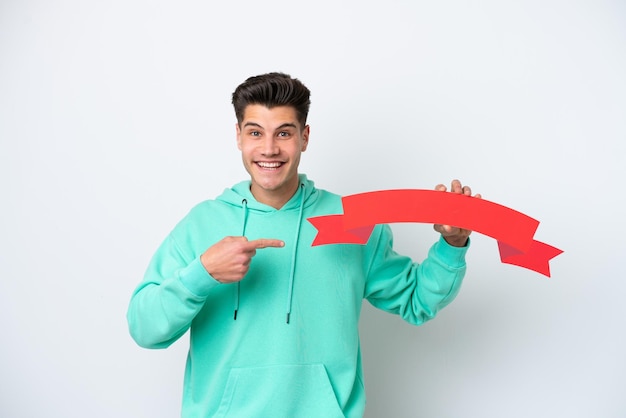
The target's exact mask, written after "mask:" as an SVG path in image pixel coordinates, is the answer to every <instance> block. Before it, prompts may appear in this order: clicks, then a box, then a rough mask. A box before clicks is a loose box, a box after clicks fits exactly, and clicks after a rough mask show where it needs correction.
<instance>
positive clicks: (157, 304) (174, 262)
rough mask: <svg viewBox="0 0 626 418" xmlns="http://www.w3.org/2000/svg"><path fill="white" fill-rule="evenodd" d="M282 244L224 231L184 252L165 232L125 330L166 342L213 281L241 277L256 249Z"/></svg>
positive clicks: (145, 340) (151, 342)
mask: <svg viewBox="0 0 626 418" xmlns="http://www.w3.org/2000/svg"><path fill="white" fill-rule="evenodd" d="M282 246H284V243H283V242H282V241H280V240H274V239H258V240H254V241H248V239H247V238H246V237H226V238H224V239H222V240H220V241H219V242H217V243H215V244H214V245H212V246H211V247H209V248H208V249H207V250H206V251H205V252H204V253H202V254H201V255H200V256H199V257H195V258H194V257H193V256H192V255H185V252H184V251H182V250H181V249H180V246H179V245H178V244H177V242H176V239H175V235H174V234H170V236H169V237H168V238H167V239H166V240H165V242H164V243H163V244H162V245H161V247H160V248H159V249H158V251H157V252H156V254H155V255H154V257H153V258H152V261H151V263H150V265H149V267H148V270H147V272H146V274H145V277H144V280H143V282H142V283H141V284H140V285H139V286H138V287H137V289H136V290H135V292H134V293H133V296H132V298H131V301H130V306H129V308H128V314H127V319H128V325H129V330H130V334H131V336H132V337H133V339H134V340H135V341H136V342H137V344H139V345H140V346H142V347H146V348H166V347H168V346H169V345H170V344H172V343H173V342H174V341H176V340H177V339H178V338H180V337H181V336H182V335H183V334H185V332H186V331H187V330H188V329H189V327H190V326H191V322H192V321H193V319H194V318H195V317H196V315H197V314H198V313H199V312H200V310H201V309H202V308H203V306H204V304H205V302H206V299H207V297H208V295H209V294H210V292H211V291H212V290H213V289H214V288H215V287H216V286H218V285H219V284H220V283H233V282H238V281H240V280H242V279H243V278H244V277H245V275H246V273H247V272H248V269H249V266H250V261H251V259H252V257H254V255H255V254H256V250H257V249H260V248H266V247H282Z"/></svg>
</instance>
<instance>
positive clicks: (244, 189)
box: [217, 174, 318, 213]
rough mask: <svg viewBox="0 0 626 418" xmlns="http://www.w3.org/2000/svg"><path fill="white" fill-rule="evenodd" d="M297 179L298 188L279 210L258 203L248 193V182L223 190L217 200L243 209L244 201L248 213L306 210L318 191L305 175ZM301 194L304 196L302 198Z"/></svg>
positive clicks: (315, 198)
mask: <svg viewBox="0 0 626 418" xmlns="http://www.w3.org/2000/svg"><path fill="white" fill-rule="evenodd" d="M298 178H299V179H300V187H299V188H298V190H297V191H296V193H295V194H294V195H293V196H292V197H291V199H289V201H288V202H287V203H285V205H284V206H283V207H282V208H280V209H276V208H273V207H271V206H269V205H266V204H264V203H261V202H258V201H257V200H256V199H255V198H254V196H253V195H252V192H251V191H250V184H251V181H250V180H246V181H242V182H240V183H237V184H235V185H234V186H233V187H231V188H229V189H226V190H224V192H223V193H222V194H221V195H220V196H218V197H217V200H219V201H222V202H225V203H227V204H229V205H232V206H236V207H241V208H243V206H244V203H243V201H244V200H245V201H246V203H245V205H246V206H247V209H248V210H249V211H252V212H260V213H271V212H275V211H279V210H282V211H286V210H299V209H300V206H301V205H302V204H304V208H307V207H309V206H311V205H312V204H313V203H315V201H316V200H317V196H318V191H317V189H315V184H314V183H313V181H311V180H309V179H308V178H307V176H306V174H300V175H298ZM303 193H304V196H302V194H303Z"/></svg>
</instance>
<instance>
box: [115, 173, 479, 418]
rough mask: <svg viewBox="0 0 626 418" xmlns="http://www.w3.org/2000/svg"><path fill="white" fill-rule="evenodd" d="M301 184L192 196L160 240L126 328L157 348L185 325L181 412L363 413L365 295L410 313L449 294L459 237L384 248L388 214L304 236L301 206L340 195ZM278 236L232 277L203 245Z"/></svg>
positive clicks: (424, 312)
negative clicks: (276, 199) (345, 232)
mask: <svg viewBox="0 0 626 418" xmlns="http://www.w3.org/2000/svg"><path fill="white" fill-rule="evenodd" d="M300 182H301V187H300V188H299V190H298V192H297V193H296V194H295V195H294V196H293V197H292V199H291V200H290V201H289V202H287V203H286V204H285V206H284V207H282V208H281V209H279V210H277V209H274V208H272V207H270V206H267V205H264V204H262V203H259V202H257V201H256V200H255V199H254V197H253V196H252V194H251V193H250V181H245V182H242V183H239V184H237V185H235V186H234V187H233V188H231V189H227V190H225V191H224V193H223V194H222V195H221V196H219V197H218V198H217V199H216V200H208V201H205V202H203V203H200V204H199V205H197V206H196V207H194V208H193V209H192V210H191V211H190V213H189V214H188V215H187V216H186V217H185V218H184V219H183V220H182V221H181V222H180V223H178V225H176V227H175V228H174V230H173V231H172V232H171V233H170V234H169V236H168V237H167V238H166V239H165V241H164V242H163V243H162V245H161V246H160V248H159V249H158V251H157V252H156V254H155V255H154V257H153V259H152V261H151V263H150V265H149V267H148V269H147V271H146V274H145V277H144V280H143V281H142V282H141V284H140V285H139V286H138V287H137V289H136V290H135V292H134V293H133V296H132V299H131V302H130V306H129V309H128V315H127V316H128V324H129V328H130V333H131V335H132V337H133V338H134V339H135V341H136V342H137V344H139V345H140V346H142V347H146V348H165V347H168V346H169V345H170V344H172V343H173V342H174V341H176V340H177V339H178V338H180V337H181V336H182V335H183V334H185V332H187V330H189V329H190V330H191V332H190V349H189V354H188V357H187V367H186V370H185V381H184V394H183V410H182V416H183V417H186V418H192V417H193V418H195V417H203V418H204V417H236V418H246V417H271V418H283V417H284V418H294V417H297V418H302V417H305V418H306V417H312V418H321V417H323V418H334V417H361V416H362V415H363V410H364V407H365V389H364V386H363V375H362V368H361V354H360V346H359V334H358V321H359V315H360V311H361V304H362V300H363V298H366V299H367V300H368V301H369V302H370V303H372V305H374V306H376V307H378V308H380V309H382V310H385V311H388V312H391V313H394V314H398V315H400V316H401V317H402V318H403V319H405V320H406V321H408V322H410V323H412V324H416V325H418V324H421V323H423V322H425V321H427V320H429V319H431V318H433V317H434V316H435V315H436V314H437V312H438V311H439V310H440V309H441V308H442V307H444V306H445V305H447V304H448V303H449V302H450V301H451V300H452V299H453V298H454V296H455V295H456V294H457V292H458V290H459V287H460V285H461V281H462V278H463V276H464V273H465V253H466V251H467V247H463V248H457V247H452V246H449V245H448V244H447V243H446V242H445V241H444V240H443V239H440V240H439V241H438V242H437V243H435V244H434V245H433V246H432V247H431V249H430V251H429V254H428V257H427V258H426V259H425V260H424V261H423V262H422V263H421V264H417V263H413V262H412V261H411V259H410V258H408V257H405V256H401V255H398V254H397V253H395V252H394V250H393V249H392V240H393V238H392V234H391V230H390V228H389V226H387V225H379V226H376V227H375V229H374V232H373V233H372V235H371V237H370V239H369V242H368V243H367V244H366V245H353V244H334V245H322V246H315V247H312V246H311V243H312V242H313V239H314V237H315V235H316V233H317V231H316V229H315V228H314V227H313V226H312V225H311V224H310V223H309V222H307V221H306V219H307V218H310V217H314V216H321V215H330V214H339V213H342V206H341V197H340V196H338V195H335V194H331V193H329V192H327V191H324V190H318V189H316V188H315V187H314V184H313V182H312V181H310V180H308V179H307V178H306V176H304V175H300ZM241 235H245V236H246V237H248V238H249V239H251V240H252V239H258V238H276V239H281V240H283V241H284V242H285V246H284V247H282V248H264V249H260V250H258V251H257V253H256V255H255V256H254V258H253V259H252V262H251V264H250V269H249V271H248V273H247V275H246V277H245V278H244V279H243V280H242V281H241V282H239V283H238V284H237V283H236V284H220V283H219V282H217V281H216V280H214V279H213V278H212V277H211V276H210V275H209V274H208V273H207V271H206V270H205V269H204V267H203V266H202V264H201V263H200V259H199V257H200V255H201V254H202V253H203V252H204V251H205V250H206V249H207V248H209V247H210V246H212V245H213V244H215V243H217V242H218V241H220V240H221V239H222V238H224V237H226V236H241Z"/></svg>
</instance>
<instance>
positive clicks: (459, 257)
mask: <svg viewBox="0 0 626 418" xmlns="http://www.w3.org/2000/svg"><path fill="white" fill-rule="evenodd" d="M470 243H471V239H470V238H468V239H467V243H466V244H465V246H464V247H455V246H453V245H450V244H448V243H447V242H446V240H445V239H444V238H443V236H441V235H440V236H439V241H438V242H436V243H435V245H434V246H433V248H432V250H431V251H433V252H434V253H435V254H436V256H437V257H438V258H439V259H440V260H442V261H443V262H444V263H446V264H447V265H449V266H451V267H463V266H465V254H466V253H467V250H468V249H469V246H470Z"/></svg>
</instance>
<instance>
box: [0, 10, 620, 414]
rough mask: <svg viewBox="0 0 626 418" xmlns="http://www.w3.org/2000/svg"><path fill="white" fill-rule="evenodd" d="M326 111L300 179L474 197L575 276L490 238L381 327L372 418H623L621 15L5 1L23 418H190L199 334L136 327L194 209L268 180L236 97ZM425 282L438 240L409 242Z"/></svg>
mask: <svg viewBox="0 0 626 418" xmlns="http://www.w3.org/2000/svg"><path fill="white" fill-rule="evenodd" d="M275 70H278V71H284V72H287V73H290V74H292V75H294V76H296V77H298V78H300V79H301V80H303V81H304V82H305V84H307V85H308V86H309V87H310V88H311V90H312V92H313V94H312V102H313V104H312V108H311V114H310V119H309V122H310V124H311V143H310V147H309V150H308V151H307V152H306V154H304V155H303V162H302V165H301V168H302V171H303V172H306V173H307V174H308V175H309V177H310V178H312V179H313V180H315V182H316V185H317V186H319V187H321V188H326V189H329V190H332V191H334V192H336V193H340V194H344V195H346V194H353V193H360V192H365V191H371V190H379V189H389V188H432V187H434V186H435V185H436V184H437V183H440V182H446V183H448V182H449V181H450V180H451V179H452V178H457V177H458V178H460V179H461V180H462V181H463V182H464V183H467V184H469V185H471V186H472V187H473V189H474V191H476V192H481V193H482V194H483V196H484V197H485V198H487V199H489V200H492V201H495V202H498V203H501V204H503V205H506V206H509V207H511V208H514V209H517V210H519V211H521V212H524V213H526V214H528V215H530V216H532V217H534V218H536V219H538V220H539V221H541V224H540V226H539V229H538V231H537V234H536V238H537V239H538V240H540V241H543V242H546V243H549V244H551V245H554V246H556V247H559V248H561V249H563V250H564V251H565V252H564V253H563V254H562V255H560V256H558V257H557V258H555V259H554V260H553V261H552V278H550V279H548V278H546V277H544V276H542V275H540V274H537V273H534V272H532V271H529V270H525V269H522V268H519V267H514V266H509V265H505V264H501V263H500V262H499V258H498V254H497V246H496V243H495V241H494V240H493V239H491V238H488V237H485V236H481V235H479V234H474V235H473V239H474V240H473V245H472V248H471V251H470V253H469V255H468V263H469V270H468V273H467V276H466V281H465V284H464V286H463V288H462V291H461V293H460V295H459V297H458V298H457V300H456V301H455V302H454V303H453V304H452V305H450V306H449V307H448V308H447V309H445V310H444V311H443V312H442V313H441V314H440V316H439V317H438V318H437V319H436V320H434V321H432V322H430V323H428V324H426V325H424V326H422V327H413V326H410V325H407V324H404V323H403V322H402V321H401V320H399V319H398V318H396V317H394V316H392V315H388V314H385V313H382V312H379V311H375V310H374V309H373V308H371V307H370V305H369V304H367V303H365V304H364V309H363V317H362V325H361V330H362V345H363V347H362V348H363V354H364V361H365V379H366V387H367V394H368V406H367V413H366V416H367V417H370V418H374V417H382V416H392V417H417V416H420V417H429V418H448V417H481V418H486V417H489V418H501V417H529V416H532V417H535V418H537V417H546V418H548V417H555V416H561V417H576V418H578V417H580V418H582V417H604V418H609V417H623V416H626V397H625V396H624V387H626V360H625V358H626V356H625V353H626V335H625V331H626V327H625V322H626V321H625V318H626V303H625V301H624V294H625V292H626V274H625V273H626V267H625V263H624V250H625V249H626V246H625V244H624V239H625V236H626V230H625V228H624V203H625V198H624V195H625V193H626V191H625V187H626V186H625V181H626V169H625V168H624V165H625V164H624V161H623V160H624V155H625V151H626V146H625V142H626V81H625V80H626V76H625V75H626V6H625V4H624V3H623V2H621V1H617V0H616V1H601V0H587V1H555V0H548V1H524V2H522V1H508V2H507V1H495V0H493V1H482V2H474V3H470V2H464V1H438V2H432V1H408V0H407V1H398V0H389V1H385V2H372V1H363V0H361V1H357V0H351V1H338V0H335V1H328V2H326V1H315V2H313V1H310V2H307V3H300V2H293V1H291V2H288V1H276V0H265V1H237V2H208V1H186V0H183V1H177V2H174V1H151V2H148V1H139V0H124V1H121V0H113V1H107V2H87V1H78V0H67V1H35V0H20V1H18V0H2V1H1V2H0V145H1V148H0V193H1V194H0V196H1V197H0V198H1V203H2V204H1V212H0V214H1V216H0V330H1V335H2V337H1V340H0V341H1V343H0V415H1V416H2V417H7V418H13V417H44V416H45V417H107V418H108V417H174V416H178V415H179V411H180V400H181V390H182V376H183V368H184V359H185V355H186V349H187V339H186V337H185V338H183V339H181V340H180V341H179V342H177V343H176V344H175V345H174V346H172V347H171V348H169V349H168V350H163V351H150V350H144V349H141V348H139V347H137V346H136V345H135V344H134V342H133V341H132V340H131V338H130V336H129V335H128V331H127V326H126V319H125V314H126V308H127V305H128V301H129V298H130V295H131V292H132V290H133V289H134V287H135V286H136V285H137V283H138V282H139V281H140V280H141V277H142V275H143V272H144V269H145V268H146V266H147V263H148V261H149V258H150V256H151V255H152V253H153V252H154V251H155V250H156V247H157V246H158V244H159V243H160V241H161V240H162V239H163V238H164V237H165V235H166V234H167V233H168V232H169V230H170V229H171V228H172V227H173V226H174V224H175V223H176V222H177V221H178V220H179V219H180V218H181V217H182V216H184V215H185V214H186V213H187V211H188V210H189V209H190V208H191V207H192V206H193V205H194V204H196V203H198V202H199V201H201V200H204V199H207V198H213V197H214V196H216V195H217V194H219V193H220V192H221V191H222V190H223V189H224V188H225V187H227V186H230V185H232V184H233V183H235V182H238V181H240V180H242V179H245V178H246V173H245V171H244V170H243V168H242V165H241V161H240V157H239V155H238V151H237V149H236V146H235V129H234V124H235V118H234V114H233V111H232V108H231V105H230V94H231V93H232V91H233V89H234V88H235V87H236V86H237V85H238V84H239V83H240V82H242V81H243V80H244V79H245V78H247V77H248V76H250V75H255V74H258V73H262V72H267V71H275ZM393 228H394V231H395V234H396V241H397V249H398V251H400V252H403V253H406V254H409V255H411V256H413V257H414V258H415V259H416V260H420V259H421V258H423V257H424V256H425V253H426V249H427V248H428V247H429V246H430V244H431V243H432V242H434V240H435V239H436V234H435V233H434V231H432V229H431V227H430V226H426V225H416V224H402V225H394V227H393Z"/></svg>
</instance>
